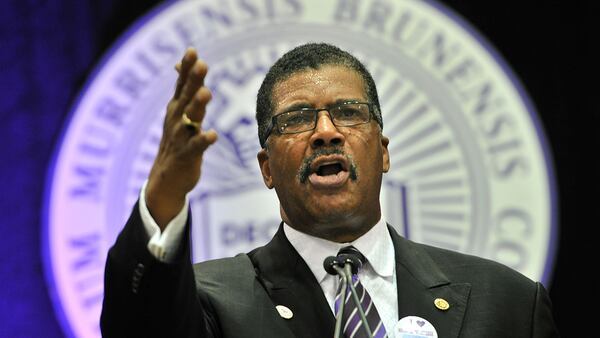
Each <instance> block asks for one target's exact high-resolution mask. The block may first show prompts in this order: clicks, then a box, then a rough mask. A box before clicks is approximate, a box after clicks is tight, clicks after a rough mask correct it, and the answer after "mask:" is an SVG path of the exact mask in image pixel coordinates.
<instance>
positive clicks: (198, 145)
mask: <svg viewBox="0 0 600 338" xmlns="http://www.w3.org/2000/svg"><path fill="white" fill-rule="evenodd" d="M217 138H218V135H217V132H216V131H215V130H214V129H210V130H207V131H201V132H199V133H198V134H196V135H194V136H193V137H192V138H191V139H190V145H191V147H192V149H193V151H195V152H198V153H202V152H204V151H205V150H206V148H208V147H209V146H210V145H211V144H213V143H215V142H217Z"/></svg>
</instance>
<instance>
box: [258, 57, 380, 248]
mask: <svg viewBox="0 0 600 338" xmlns="http://www.w3.org/2000/svg"><path fill="white" fill-rule="evenodd" d="M364 88H365V86H364V82H363V80H362V78H361V77H360V75H359V74H358V73H357V72H355V71H354V70H351V69H349V68H346V67H343V66H333V65H326V66H322V67H321V68H320V69H318V70H312V69H311V70H306V71H302V72H298V73H295V74H294V75H292V76H291V77H289V78H288V79H286V80H283V81H281V82H279V83H277V84H276V85H275V87H274V88H273V96H272V102H274V114H277V113H281V112H284V111H288V110H290V109H292V108H298V107H303V108H324V107H330V106H333V105H336V104H339V103H342V102H348V101H360V102H367V101H368V100H367V96H366V93H365V90H364ZM387 145H388V139H387V138H386V137H384V136H382V135H381V131H380V128H379V125H378V124H377V122H376V121H375V119H373V118H372V119H371V121H370V122H369V123H366V124H361V125H356V126H352V127H336V126H335V125H334V124H333V123H332V121H331V119H330V117H329V114H328V113H327V111H321V112H319V115H318V119H317V125H316V128H315V129H314V130H310V131H305V132H301V133H297V134H279V133H278V132H277V131H273V133H272V134H271V136H270V137H269V138H268V140H267V149H268V150H265V149H263V150H261V151H260V152H259V154H258V160H259V164H260V167H261V171H262V174H263V178H264V181H265V184H266V185H267V187H269V188H275V191H276V192H277V196H278V197H279V201H280V203H281V215H282V218H283V220H284V221H285V222H286V223H287V224H289V225H290V226H292V227H294V228H295V229H297V230H299V231H302V232H305V233H308V234H311V235H314V236H318V237H321V238H326V239H329V240H334V241H338V242H346V241H351V240H353V239H355V238H356V237H358V236H360V235H362V234H363V233H365V232H366V231H368V230H369V229H370V228H371V227H372V226H373V225H374V224H375V223H376V222H377V221H378V220H379V219H380V217H381V211H380V206H379V191H380V188H381V177H382V173H383V172H387V170H388V169H389V155H388V151H387Z"/></svg>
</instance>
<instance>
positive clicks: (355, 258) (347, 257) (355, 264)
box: [338, 246, 366, 274]
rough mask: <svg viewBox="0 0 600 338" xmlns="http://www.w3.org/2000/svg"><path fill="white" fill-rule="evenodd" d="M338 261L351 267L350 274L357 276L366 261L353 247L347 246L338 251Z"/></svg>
mask: <svg viewBox="0 0 600 338" xmlns="http://www.w3.org/2000/svg"><path fill="white" fill-rule="evenodd" d="M338 259H339V261H340V262H341V263H343V264H350V266H351V267H352V274H357V273H358V270H360V269H361V268H362V266H363V264H364V263H365V261H366V258H365V256H363V254H361V253H360V251H358V250H357V249H356V248H355V247H353V246H347V247H344V248H342V249H340V252H339V253H338Z"/></svg>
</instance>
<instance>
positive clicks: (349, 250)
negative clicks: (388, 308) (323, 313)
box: [323, 246, 373, 338]
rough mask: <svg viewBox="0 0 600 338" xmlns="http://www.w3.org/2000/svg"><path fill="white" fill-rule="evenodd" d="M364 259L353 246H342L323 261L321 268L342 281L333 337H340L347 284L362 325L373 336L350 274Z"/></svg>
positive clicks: (359, 266) (356, 270) (355, 270)
mask: <svg viewBox="0 0 600 338" xmlns="http://www.w3.org/2000/svg"><path fill="white" fill-rule="evenodd" d="M365 261H366V258H365V256H363V254H361V253H360V251H358V250H357V249H356V248H355V247H353V246H348V247H344V248H342V249H341V250H340V251H339V253H338V255H337V257H334V256H329V257H327V258H325V260H324V261H323V268H324V269H325V271H327V273H329V274H330V275H338V276H339V277H340V279H341V282H342V285H341V287H342V290H341V295H340V299H341V300H340V305H339V309H338V313H337V316H336V320H335V332H334V335H333V337H334V338H339V337H341V327H342V316H343V313H344V305H345V303H346V290H347V287H348V286H350V293H351V294H352V298H353V299H354V302H355V303H356V307H357V310H358V314H359V316H360V318H361V320H362V322H363V327H364V329H365V330H366V332H367V335H368V336H369V337H373V333H372V332H371V328H370V327H369V324H368V322H367V318H366V316H365V311H364V309H363V308H362V304H361V303H360V299H358V293H357V292H356V289H355V288H354V283H353V281H352V275H353V274H357V273H358V270H360V269H361V268H362V266H363V264H364V262H365Z"/></svg>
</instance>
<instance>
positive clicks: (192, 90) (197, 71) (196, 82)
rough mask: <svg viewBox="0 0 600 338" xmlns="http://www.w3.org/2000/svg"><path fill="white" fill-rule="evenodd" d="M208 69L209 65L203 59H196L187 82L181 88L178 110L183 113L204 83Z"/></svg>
mask: <svg viewBox="0 0 600 338" xmlns="http://www.w3.org/2000/svg"><path fill="white" fill-rule="evenodd" d="M207 71H208V66H207V65H206V63H204V61H202V60H196V61H195V63H194V64H193V66H192V67H191V69H190V70H189V72H188V74H187V79H186V81H185V84H184V85H183V87H182V88H181V93H180V95H179V98H178V99H177V101H178V107H177V108H178V111H179V113H183V108H185V107H186V106H187V105H188V104H189V103H190V101H191V100H192V99H193V98H194V96H195V94H196V92H198V90H199V89H200V88H201V87H202V86H203V85H204V76H205V75H206V72H207ZM182 75H183V73H182Z"/></svg>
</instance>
